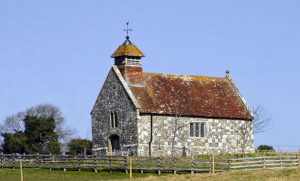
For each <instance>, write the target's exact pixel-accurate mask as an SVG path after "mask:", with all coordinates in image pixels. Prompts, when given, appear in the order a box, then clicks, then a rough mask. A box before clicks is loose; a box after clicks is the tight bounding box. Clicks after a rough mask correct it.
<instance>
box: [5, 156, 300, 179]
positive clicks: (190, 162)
mask: <svg viewBox="0 0 300 181" xmlns="http://www.w3.org/2000/svg"><path fill="white" fill-rule="evenodd" d="M20 163H21V164H22V168H23V169H26V168H40V169H50V170H52V169H56V170H64V171H68V170H77V171H94V172H99V171H109V172H113V171H124V172H126V173H132V171H134V172H140V173H144V172H156V173H157V174H159V175H160V174H161V173H163V172H164V173H174V174H176V173H202V172H204V173H215V172H224V171H238V170H257V169H275V168H296V167H299V163H300V161H299V154H297V155H296V154H295V155H289V156H286V155H285V156H259V157H248V158H229V159H218V158H217V157H215V156H214V155H212V156H211V159H200V158H195V157H128V156H101V157H95V156H86V157H74V156H65V155H39V154H36V155H25V154H24V155H17V154H0V167H1V168H19V167H20Z"/></svg>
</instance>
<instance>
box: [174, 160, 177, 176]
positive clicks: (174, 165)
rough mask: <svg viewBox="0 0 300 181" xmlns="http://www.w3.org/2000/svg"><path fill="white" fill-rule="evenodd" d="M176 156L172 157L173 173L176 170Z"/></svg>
mask: <svg viewBox="0 0 300 181" xmlns="http://www.w3.org/2000/svg"><path fill="white" fill-rule="evenodd" d="M176 166H177V165H176V157H173V168H174V170H173V173H174V174H176V172H177V170H176Z"/></svg>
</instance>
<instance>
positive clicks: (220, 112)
mask: <svg viewBox="0 0 300 181" xmlns="http://www.w3.org/2000/svg"><path fill="white" fill-rule="evenodd" d="M127 76H133V77H130V78H128V79H127V81H133V80H134V79H135V75H134V74H128V75H127ZM141 76H142V81H143V85H144V86H141V87H136V86H130V89H131V91H132V93H133V95H134V96H135V97H136V99H137V101H138V103H139V105H140V106H141V113H150V114H167V115H181V116H199V117H212V118H230V119H245V120H249V119H251V118H252V117H251V114H250V112H249V110H248V109H247V107H246V106H245V105H244V103H243V101H242V100H241V99H240V97H239V94H238V92H237V91H236V90H235V89H234V88H233V87H232V85H231V83H230V81H228V80H227V78H221V77H207V76H194V75H176V74H158V73H146V72H143V73H142V75H141Z"/></svg>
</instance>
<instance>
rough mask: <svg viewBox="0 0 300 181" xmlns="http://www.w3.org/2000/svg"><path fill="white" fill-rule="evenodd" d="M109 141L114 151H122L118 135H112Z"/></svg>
mask: <svg viewBox="0 0 300 181" xmlns="http://www.w3.org/2000/svg"><path fill="white" fill-rule="evenodd" d="M109 139H110V141H111V147H112V151H113V152H115V151H118V150H120V137H119V136H118V135H111V136H110V137H109Z"/></svg>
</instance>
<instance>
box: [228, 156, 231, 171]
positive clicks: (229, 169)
mask: <svg viewBox="0 0 300 181" xmlns="http://www.w3.org/2000/svg"><path fill="white" fill-rule="evenodd" d="M228 171H229V172H231V160H230V159H229V160H228Z"/></svg>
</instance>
